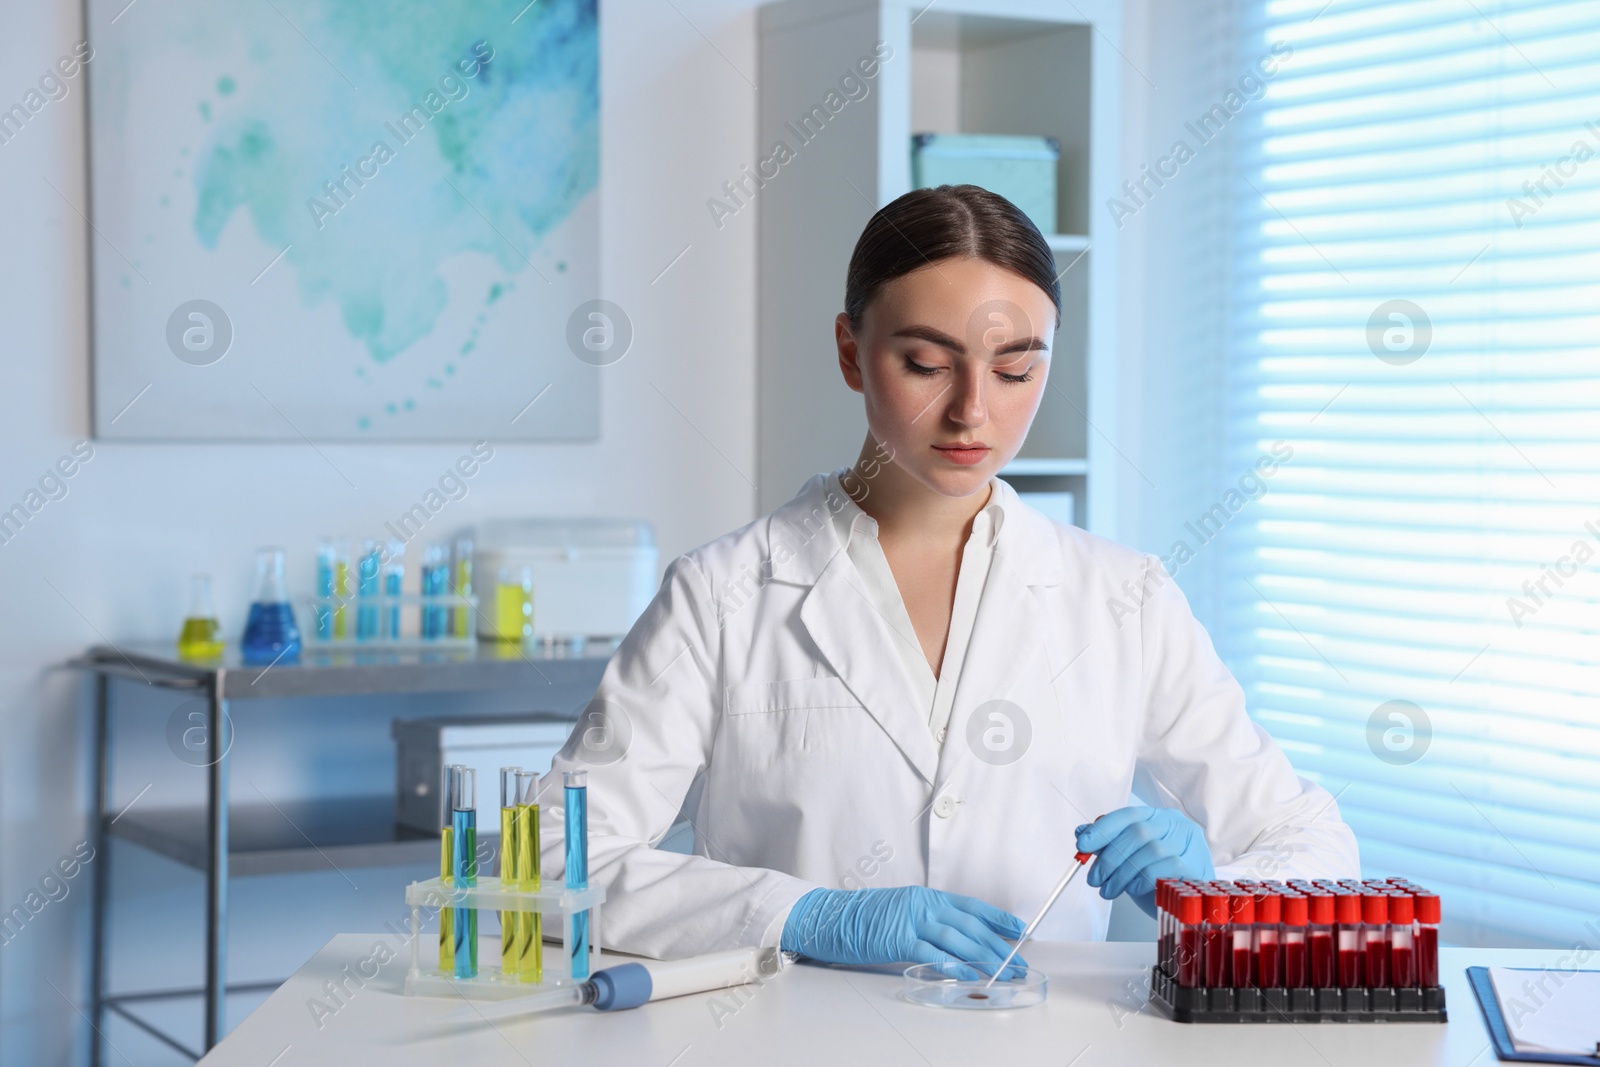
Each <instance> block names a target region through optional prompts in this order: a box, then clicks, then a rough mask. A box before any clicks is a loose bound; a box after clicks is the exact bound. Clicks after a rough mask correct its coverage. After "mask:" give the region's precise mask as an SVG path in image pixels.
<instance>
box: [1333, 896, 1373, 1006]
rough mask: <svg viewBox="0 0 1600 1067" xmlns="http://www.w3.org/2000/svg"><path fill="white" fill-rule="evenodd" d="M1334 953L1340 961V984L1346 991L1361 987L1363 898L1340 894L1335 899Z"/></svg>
mask: <svg viewBox="0 0 1600 1067" xmlns="http://www.w3.org/2000/svg"><path fill="white" fill-rule="evenodd" d="M1333 920H1334V922H1335V923H1336V924H1337V925H1336V928H1335V933H1334V951H1335V953H1336V954H1337V958H1338V961H1339V972H1338V984H1339V986H1341V987H1342V988H1344V989H1354V988H1358V987H1360V985H1361V982H1362V980H1363V979H1364V978H1365V977H1366V975H1365V974H1364V973H1363V971H1362V967H1361V898H1360V897H1358V896H1356V895H1355V894H1354V893H1340V894H1338V895H1336V896H1335V897H1334V898H1333Z"/></svg>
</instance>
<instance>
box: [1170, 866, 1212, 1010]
mask: <svg viewBox="0 0 1600 1067" xmlns="http://www.w3.org/2000/svg"><path fill="white" fill-rule="evenodd" d="M1190 902H1192V903H1190ZM1186 915H1192V916H1193V917H1192V918H1187V919H1186V918H1184V916H1186ZM1204 917H1205V900H1204V898H1202V897H1201V895H1200V891H1199V890H1197V889H1191V888H1190V887H1188V886H1182V887H1180V888H1179V889H1178V890H1177V891H1176V892H1174V893H1173V894H1172V967H1173V970H1172V973H1173V974H1178V973H1179V972H1180V971H1182V970H1183V967H1184V963H1185V960H1186V959H1187V960H1188V963H1189V965H1190V966H1191V967H1193V968H1194V973H1195V975H1196V978H1195V984H1196V985H1199V984H1200V979H1199V977H1198V975H1199V974H1200V920H1201V919H1202V918H1204ZM1184 938H1188V939H1189V941H1188V944H1187V946H1186V944H1185V941H1184Z"/></svg>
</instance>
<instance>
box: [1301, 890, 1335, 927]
mask: <svg viewBox="0 0 1600 1067" xmlns="http://www.w3.org/2000/svg"><path fill="white" fill-rule="evenodd" d="M1306 906H1307V907H1308V908H1309V909H1310V913H1311V921H1312V922H1313V923H1315V924H1317V925H1318V926H1331V925H1332V924H1333V918H1334V909H1333V896H1332V894H1329V893H1319V894H1317V895H1316V896H1310V897H1307V898H1306Z"/></svg>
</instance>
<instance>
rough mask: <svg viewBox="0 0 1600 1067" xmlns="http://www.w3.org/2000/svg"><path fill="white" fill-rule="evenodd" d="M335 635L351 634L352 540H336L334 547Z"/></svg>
mask: <svg viewBox="0 0 1600 1067" xmlns="http://www.w3.org/2000/svg"><path fill="white" fill-rule="evenodd" d="M333 553H334V554H333V602H334V608H333V636H334V637H335V638H338V639H343V638H346V637H349V636H350V609H349V608H348V607H346V606H345V604H346V602H348V601H349V599H350V594H351V588H350V542H348V541H336V542H335V543H334V549H333Z"/></svg>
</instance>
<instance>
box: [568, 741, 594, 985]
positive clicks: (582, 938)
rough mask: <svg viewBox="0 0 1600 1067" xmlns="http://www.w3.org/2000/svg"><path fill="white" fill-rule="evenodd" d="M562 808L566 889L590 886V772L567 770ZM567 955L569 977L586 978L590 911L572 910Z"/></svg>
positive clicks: (574, 978) (576, 979)
mask: <svg viewBox="0 0 1600 1067" xmlns="http://www.w3.org/2000/svg"><path fill="white" fill-rule="evenodd" d="M562 782H563V784H564V786H565V790H564V795H563V798H562V799H563V801H564V804H563V808H564V810H565V813H566V831H567V888H568V889H588V888H589V772H588V771H567V772H565V773H564V775H563V776H562ZM570 922H571V926H570V928H569V929H570V936H569V937H568V938H567V955H568V956H569V957H570V958H571V964H572V980H573V981H575V982H578V981H582V980H583V979H585V978H588V977H589V912H588V911H587V910H585V911H575V912H573V913H572V915H571V918H570Z"/></svg>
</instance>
